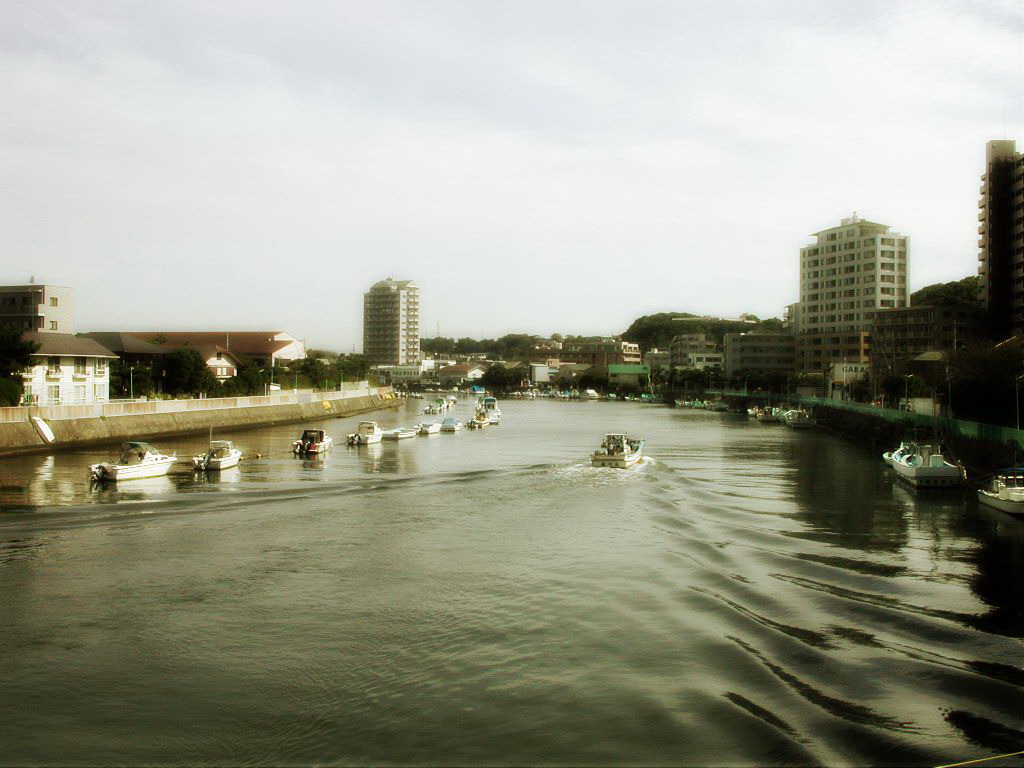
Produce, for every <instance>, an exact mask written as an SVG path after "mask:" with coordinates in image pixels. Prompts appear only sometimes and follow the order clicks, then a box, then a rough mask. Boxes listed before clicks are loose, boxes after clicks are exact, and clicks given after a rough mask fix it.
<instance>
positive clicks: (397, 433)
mask: <svg viewBox="0 0 1024 768" xmlns="http://www.w3.org/2000/svg"><path fill="white" fill-rule="evenodd" d="M419 431H420V430H419V427H395V428H394V429H389V430H386V431H385V432H384V434H383V435H381V440H408V439H409V438H410V437H416V435H418V434H419Z"/></svg>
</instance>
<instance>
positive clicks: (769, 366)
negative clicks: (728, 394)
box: [722, 333, 796, 376]
mask: <svg viewBox="0 0 1024 768" xmlns="http://www.w3.org/2000/svg"><path fill="white" fill-rule="evenodd" d="M723 342H724V343H723V346H724V352H723V354H722V357H723V360H724V364H723V366H722V368H723V371H724V373H725V375H726V376H734V375H736V374H737V373H738V372H740V371H779V372H784V373H791V372H793V371H794V370H796V337H795V336H794V335H793V334H791V333H727V334H725V337H724V339H723Z"/></svg>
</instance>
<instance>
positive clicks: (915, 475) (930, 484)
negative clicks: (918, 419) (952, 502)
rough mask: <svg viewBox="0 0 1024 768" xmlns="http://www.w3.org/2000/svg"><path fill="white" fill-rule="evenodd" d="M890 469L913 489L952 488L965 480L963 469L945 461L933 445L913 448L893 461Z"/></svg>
mask: <svg viewBox="0 0 1024 768" xmlns="http://www.w3.org/2000/svg"><path fill="white" fill-rule="evenodd" d="M892 468H893V469H895V470H896V474H897V475H898V476H899V478H900V479H901V480H903V481H904V482H907V483H909V484H910V485H912V486H914V487H915V488H953V487H955V486H957V485H960V483H962V482H963V481H964V480H965V479H966V473H965V472H964V468H963V467H961V466H960V465H958V464H952V463H950V462H949V461H947V460H946V458H945V457H944V456H943V455H942V453H941V452H940V451H939V449H938V447H937V446H933V445H917V446H914V447H913V449H912V450H910V451H908V452H907V453H906V454H905V455H903V456H901V457H900V459H899V460H898V461H894V462H893V464H892Z"/></svg>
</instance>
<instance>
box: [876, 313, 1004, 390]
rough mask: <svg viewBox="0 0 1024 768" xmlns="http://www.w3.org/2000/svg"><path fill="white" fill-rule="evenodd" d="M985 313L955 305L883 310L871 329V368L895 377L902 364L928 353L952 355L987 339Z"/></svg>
mask: <svg viewBox="0 0 1024 768" xmlns="http://www.w3.org/2000/svg"><path fill="white" fill-rule="evenodd" d="M985 328H986V324H985V310H984V308H983V307H980V306H977V307H975V306H970V305H952V306H932V305H928V304H922V305H920V306H915V307H897V308H894V309H883V310H879V311H878V312H877V313H876V315H875V321H874V325H873V326H872V329H871V368H872V370H873V371H874V373H875V375H880V376H891V375H894V374H898V373H899V371H900V370H901V369H902V366H900V363H901V362H903V361H906V360H910V359H913V358H915V357H917V356H918V355H921V354H922V353H924V352H942V353H944V354H945V353H949V352H951V351H953V350H954V349H963V348H964V347H966V346H968V345H970V344H973V343H975V342H978V341H981V340H982V339H984V337H985Z"/></svg>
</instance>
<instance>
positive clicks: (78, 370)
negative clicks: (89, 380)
mask: <svg viewBox="0 0 1024 768" xmlns="http://www.w3.org/2000/svg"><path fill="white" fill-rule="evenodd" d="M75 376H85V358H84V357H76V358H75Z"/></svg>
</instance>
